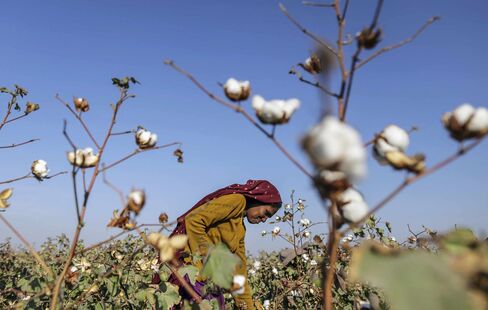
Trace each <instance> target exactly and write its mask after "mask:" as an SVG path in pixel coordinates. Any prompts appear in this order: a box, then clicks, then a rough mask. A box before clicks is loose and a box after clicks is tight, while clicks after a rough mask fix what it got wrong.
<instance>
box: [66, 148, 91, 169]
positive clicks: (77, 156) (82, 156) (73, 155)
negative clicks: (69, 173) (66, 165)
mask: <svg viewBox="0 0 488 310" xmlns="http://www.w3.org/2000/svg"><path fill="white" fill-rule="evenodd" d="M67 157H68V161H69V162H70V164H72V165H74V166H77V167H80V168H92V167H95V166H96V165H97V163H98V159H99V156H98V154H93V149H92V148H90V147H87V148H84V149H77V150H75V151H70V152H68V156H67Z"/></svg>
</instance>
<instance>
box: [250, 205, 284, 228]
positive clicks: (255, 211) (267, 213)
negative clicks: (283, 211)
mask: <svg viewBox="0 0 488 310" xmlns="http://www.w3.org/2000/svg"><path fill="white" fill-rule="evenodd" d="M276 211H278V209H277V208H275V207H273V206H271V205H257V206H254V207H251V208H249V209H247V211H246V217H247V220H248V221H249V223H251V224H259V223H264V222H266V220H267V219H268V218H270V217H272V216H273V215H274V214H275V213H276Z"/></svg>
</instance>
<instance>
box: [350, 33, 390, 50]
mask: <svg viewBox="0 0 488 310" xmlns="http://www.w3.org/2000/svg"><path fill="white" fill-rule="evenodd" d="M382 34H383V32H382V30H381V28H378V29H376V30H373V29H370V28H369V27H366V28H364V29H363V30H362V31H361V32H360V33H359V34H358V35H357V36H356V39H357V40H358V46H359V47H363V48H365V49H368V50H369V49H373V48H375V47H376V45H377V44H378V43H379V42H380V41H381V35H382Z"/></svg>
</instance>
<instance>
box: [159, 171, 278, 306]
mask: <svg viewBox="0 0 488 310" xmlns="http://www.w3.org/2000/svg"><path fill="white" fill-rule="evenodd" d="M281 204H282V202H281V197H280V193H279V192H278V190H277V189H276V187H275V186H274V185H273V184H271V183H270V182H268V181H265V180H248V181H247V183H245V184H233V185H230V186H227V187H224V188H221V189H219V190H217V191H215V192H213V193H211V194H209V195H207V196H205V197H204V198H202V199H201V200H200V201H199V202H197V203H196V204H195V206H193V207H192V208H191V209H190V210H188V211H187V212H186V213H185V214H183V215H182V216H180V217H179V218H178V224H177V226H176V228H175V229H174V231H173V233H172V234H171V235H178V234H186V235H187V236H188V244H187V245H186V247H185V249H184V251H183V252H182V253H179V255H178V258H179V260H180V262H182V263H189V262H190V261H191V254H196V253H198V254H200V255H201V256H205V255H206V254H207V251H208V249H209V247H211V246H212V245H215V244H217V243H220V242H222V243H224V244H225V245H226V246H227V247H228V248H229V249H230V250H231V251H232V252H233V253H234V254H236V255H237V256H238V257H239V258H240V259H241V264H240V265H239V266H238V268H237V269H236V272H235V274H236V275H243V276H245V278H246V282H245V288H244V293H243V294H241V295H235V296H234V299H235V301H236V304H237V305H238V306H239V307H240V308H243V309H255V304H254V302H253V300H252V294H251V289H250V287H249V284H248V281H247V270H246V250H245V246H244V237H245V234H246V227H245V226H244V218H247V220H248V222H249V223H251V224H258V223H261V222H265V221H266V220H267V219H268V218H270V217H272V216H273V215H274V214H275V213H276V211H278V209H279V208H280V207H281ZM185 254H186V255H185ZM184 256H186V257H187V258H185V259H184V258H183V257H184ZM197 267H201V265H200V266H197ZM170 280H173V281H172V282H173V283H175V284H178V285H179V283H178V282H177V281H175V280H176V279H170ZM158 282H159V277H158V276H157V275H156V276H155V279H154V280H153V283H158ZM203 284H204V283H202V282H200V283H197V285H196V286H193V287H194V289H195V290H196V291H197V293H199V291H200V288H201V286H203ZM180 293H181V294H182V295H183V296H185V297H186V296H188V295H187V294H186V292H185V291H184V290H183V289H180ZM211 297H214V298H215V297H216V298H217V300H218V301H219V304H220V306H221V309H224V298H223V296H222V295H220V296H203V298H211Z"/></svg>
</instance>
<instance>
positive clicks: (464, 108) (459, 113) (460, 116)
mask: <svg viewBox="0 0 488 310" xmlns="http://www.w3.org/2000/svg"><path fill="white" fill-rule="evenodd" d="M474 111H475V110H474V108H473V106H472V105H470V104H469V103H463V104H462V105H460V106H459V107H457V108H456V109H455V110H454V111H453V112H452V115H453V116H454V117H455V118H456V121H457V122H458V123H459V125H461V126H464V124H466V122H467V121H468V120H469V118H470V117H471V115H473V113H474Z"/></svg>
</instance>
